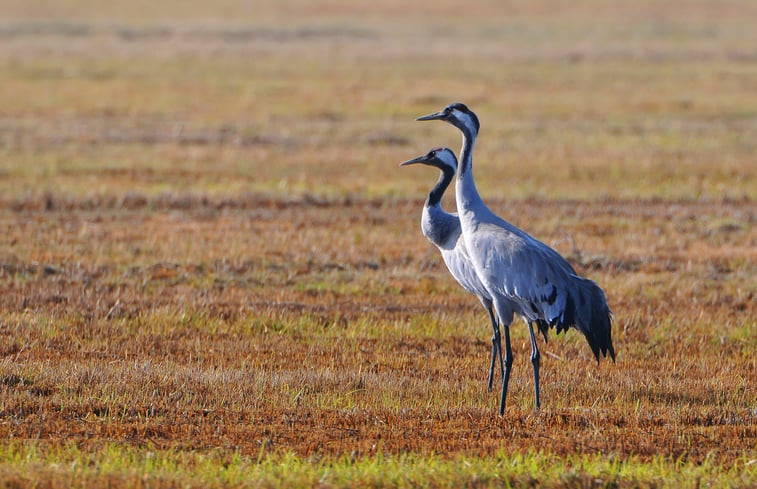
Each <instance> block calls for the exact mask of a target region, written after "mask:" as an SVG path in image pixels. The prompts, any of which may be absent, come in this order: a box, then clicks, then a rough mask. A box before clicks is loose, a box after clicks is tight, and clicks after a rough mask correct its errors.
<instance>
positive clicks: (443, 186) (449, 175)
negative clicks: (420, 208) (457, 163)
mask: <svg viewBox="0 0 757 489" xmlns="http://www.w3.org/2000/svg"><path fill="white" fill-rule="evenodd" d="M440 170H441V174H440V175H439V180H438V181H437V182H436V185H434V188H432V189H431V192H430V193H429V194H428V199H427V200H426V205H427V206H432V205H438V204H439V202H441V200H442V196H443V195H444V192H445V191H446V190H447V187H449V184H450V182H452V179H453V178H454V177H455V172H454V171H452V169H451V168H449V167H446V166H445V167H443V168H440Z"/></svg>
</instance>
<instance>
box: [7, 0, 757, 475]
mask: <svg viewBox="0 0 757 489" xmlns="http://www.w3.org/2000/svg"><path fill="white" fill-rule="evenodd" d="M255 3H256V5H257V4H258V2H255ZM684 4H686V5H684ZM98 5H99V4H98ZM129 5H130V6H127V5H126V4H124V5H121V6H115V7H113V8H114V9H115V10H113V11H108V12H106V11H104V10H102V9H101V8H100V9H98V8H95V7H93V4H91V2H87V1H84V0H80V1H77V2H73V3H72V4H71V5H69V6H64V5H63V4H60V5H59V4H57V3H56V4H55V5H50V6H49V7H50V9H46V10H44V11H43V10H41V9H40V11H39V12H36V11H34V10H33V7H31V6H29V5H27V3H25V2H9V3H8V5H7V7H8V9H9V10H8V12H10V13H12V14H13V16H11V17H8V18H7V20H5V21H3V23H1V24H0V66H1V68H0V84H2V86H3V90H0V107H1V109H0V161H1V162H2V163H1V164H0V434H1V435H2V436H3V437H4V438H5V439H6V440H16V439H24V440H38V442H34V443H38V444H39V446H41V447H47V448H45V449H49V450H53V449H54V448H55V447H62V446H66V444H69V443H74V444H76V445H77V446H79V447H80V448H81V449H82V450H84V451H85V452H87V453H90V452H91V453H96V452H97V451H98V450H99V449H100V448H101V447H103V446H106V445H108V444H110V443H114V442H115V443H122V444H124V445H126V446H133V447H137V448H144V449H145V450H157V449H178V450H188V449H193V450H200V451H202V450H210V449H223V450H228V451H234V450H238V451H239V452H241V453H242V454H244V455H250V456H252V457H255V456H257V455H258V454H260V453H262V452H274V453H284V452H288V451H292V452H294V453H296V454H298V455H301V456H311V455H315V456H318V457H320V456H323V455H334V456H342V455H345V454H353V455H354V456H357V455H361V456H366V457H369V456H372V455H374V454H376V453H378V452H382V453H391V454H400V453H407V452H412V453H416V454H420V455H427V454H431V453H436V454H442V456H444V457H455V456H457V455H460V454H465V455H471V456H479V455H480V456H489V455H493V454H494V453H496V452H497V451H500V450H504V451H505V452H507V453H515V452H517V453H533V452H535V451H543V452H547V453H550V454H555V455H557V456H560V457H564V456H567V455H568V454H571V453H578V454H596V453H602V454H608V455H615V456H618V457H619V458H620V459H621V460H623V459H629V460H630V459H633V460H637V461H638V460H651V459H652V458H653V457H655V456H660V455H661V456H663V457H666V458H668V459H669V460H674V459H681V460H684V461H688V462H691V463H693V464H697V463H700V462H703V461H706V460H709V461H711V460H716V461H717V462H718V463H722V464H724V466H728V467H733V466H737V465H738V464H741V463H745V462H749V461H751V462H752V463H753V462H754V459H755V457H757V453H755V449H754V447H755V445H756V444H757V411H756V409H757V389H755V385H757V365H756V364H755V362H756V360H755V355H754V352H755V351H757V342H756V340H755V338H757V323H756V322H755V317H757V306H756V304H757V300H755V291H756V290H757V279H756V278H755V277H757V268H756V266H755V263H757V227H756V226H755V223H756V222H757V182H756V179H755V177H756V176H757V175H756V172H757V167H756V166H755V165H754V154H755V149H757V148H756V147H755V138H754V133H755V129H757V97H755V94H754V91H753V87H754V86H755V82H756V80H757V65H755V62H754V61H755V59H754V53H753V52H752V51H751V49H752V46H754V45H755V44H754V43H755V42H757V34H755V31H754V29H753V25H752V24H753V22H749V20H748V19H749V18H750V16H751V18H754V14H755V12H754V5H753V4H752V3H750V2H729V3H727V5H725V6H722V5H721V6H718V8H717V9H715V8H714V7H713V6H711V5H709V4H706V3H688V2H666V3H665V5H662V4H659V2H643V3H636V4H634V8H633V9H630V7H628V8H627V7H622V6H619V5H613V6H607V5H604V4H602V5H598V4H596V3H595V2H579V3H578V4H577V5H576V7H575V9H571V11H570V12H559V13H554V12H555V10H554V5H552V4H551V3H550V2H537V3H533V2H528V3H524V4H513V5H511V6H510V7H508V8H507V9H504V10H503V9H502V8H501V7H500V6H499V3H497V2H491V3H487V4H486V5H485V6H483V7H481V9H480V10H470V11H466V13H465V16H463V17H462V18H460V17H459V16H458V11H457V8H458V6H459V2H458V3H453V2H445V3H444V4H438V5H436V6H435V7H434V8H433V9H431V10H429V8H427V7H428V6H426V7H423V8H420V7H419V8H418V9H411V10H409V11H406V10H404V9H406V8H407V5H406V2H405V3H400V2H390V3H376V2H372V3H371V4H370V5H360V6H352V5H345V4H343V3H341V2H329V3H328V4H320V3H319V7H318V12H317V13H315V14H314V12H313V10H312V9H313V7H312V6H311V4H309V3H306V2H300V3H298V2H287V3H286V4H282V3H281V2H272V3H271V4H270V5H263V6H259V10H256V11H255V13H254V16H253V15H252V13H251V12H250V11H249V7H246V6H245V5H246V4H245V5H243V4H242V3H241V2H225V3H224V5H225V6H220V7H218V10H216V9H215V7H214V10H213V11H212V12H209V11H208V9H207V7H203V6H192V7H191V8H177V7H176V5H174V4H171V3H170V2H168V3H166V2H164V3H162V4H161V5H160V6H158V7H156V10H153V11H151V13H150V14H149V15H148V14H145V12H146V10H144V9H142V8H141V7H140V6H139V4H138V3H135V4H131V3H130V4H129ZM214 5H215V4H214ZM366 9H367V10H366ZM399 11H402V15H401V16H399V17H401V18H398V12H399ZM219 12H221V13H219ZM682 12H683V13H684V14H685V15H679V14H681V13H682ZM114 19H116V20H114ZM229 19H233V21H230V20H229ZM395 20H396V22H395ZM459 20H463V21H464V22H458V21H459ZM454 100H463V101H465V102H466V103H468V104H469V105H470V106H471V107H472V108H473V109H474V110H476V111H477V113H478V114H479V116H480V117H481V120H482V124H483V131H482V134H481V140H480V144H479V147H478V148H477V153H476V176H477V178H478V181H479V183H480V188H481V190H482V193H483V194H484V196H485V198H486V200H487V202H488V203H489V204H490V205H491V207H492V208H493V209H495V210H496V211H497V212H498V213H500V214H501V215H502V216H504V217H506V218H507V219H508V220H510V221H511V222H513V223H515V224H517V225H519V226H521V227H522V228H524V229H526V230H528V231H529V232H530V233H532V234H533V235H535V236H537V237H539V238H540V239H542V240H543V241H545V242H547V243H549V244H551V245H553V246H554V247H555V248H556V249H558V250H559V251H560V252H561V253H563V254H564V255H565V256H567V257H569V259H570V260H571V261H572V262H573V263H574V265H576V267H577V268H578V269H579V271H580V272H581V273H582V274H585V275H588V276H590V277H591V278H593V279H595V280H596V281H597V282H599V283H600V284H601V285H602V286H603V287H604V289H605V290H606V292H607V295H608V299H609V302H610V304H611V307H612V309H613V311H614V313H615V330H614V332H613V335H614V338H615V342H616V350H617V351H618V362H617V364H615V365H613V364H611V363H608V362H603V363H602V365H600V366H599V367H597V366H596V365H595V363H594V362H593V360H592V357H591V353H590V350H589V349H588V348H587V346H586V345H585V344H584V343H583V340H582V339H581V338H580V337H579V336H578V335H577V334H576V333H575V332H571V333H569V334H568V335H567V336H561V337H558V338H556V337H552V338H551V339H550V342H549V343H548V344H547V345H545V346H544V347H543V350H542V351H543V353H545V354H544V355H543V357H542V358H543V368H542V372H543V374H542V378H543V382H542V385H543V387H542V395H543V404H544V408H543V409H542V410H541V411H540V412H534V410H533V409H532V404H533V386H532V383H531V368H530V364H529V362H528V361H527V357H528V353H529V346H528V339H527V335H526V333H525V328H524V327H523V325H522V324H521V323H516V324H515V325H514V326H513V335H514V349H515V370H514V374H513V375H514V378H513V380H512V383H511V385H512V388H511V394H510V398H509V399H510V404H509V406H508V409H507V412H506V414H505V416H503V417H498V416H496V415H495V411H496V405H497V399H496V397H497V396H496V395H494V394H488V393H487V392H486V391H485V376H486V367H487V355H488V348H489V346H488V341H489V340H488V338H489V330H488V327H487V325H486V320H485V315H484V314H483V312H482V311H481V310H480V308H479V306H478V305H477V304H476V301H475V299H473V298H472V297H470V296H468V295H466V294H465V293H464V292H463V291H462V290H461V289H459V287H457V285H456V284H454V282H453V281H452V279H451V278H450V277H448V275H447V273H446V270H444V267H443V265H442V264H441V261H440V259H439V257H438V256H437V252H436V250H435V249H434V248H433V247H431V246H430V245H429V244H428V243H426V242H425V240H424V239H423V237H422V236H421V234H420V230H419V229H418V221H419V216H420V207H421V205H422V201H423V198H424V197H425V192H426V191H427V190H428V188H429V186H430V185H431V184H432V183H433V179H434V178H435V175H434V174H433V172H431V171H430V170H429V171H422V170H405V169H402V170H400V169H398V168H396V164H397V163H398V162H400V161H403V160H405V159H407V158H409V157H412V156H415V155H416V154H420V153H422V152H425V151H426V150H427V149H428V148H429V147H431V146H438V145H442V144H444V145H450V146H453V147H455V148H456V147H457V144H459V141H458V136H457V134H455V131H454V130H453V129H452V128H448V127H444V126H442V125H433V124H416V123H414V122H413V118H414V117H415V116H417V115H420V114H423V113H427V112H429V111H432V110H437V109H438V108H440V107H441V106H443V105H444V104H445V103H447V102H451V101H454ZM448 206H449V207H452V200H451V199H448ZM566 460H567V459H566ZM45 470H47V469H45ZM43 472H44V471H43Z"/></svg>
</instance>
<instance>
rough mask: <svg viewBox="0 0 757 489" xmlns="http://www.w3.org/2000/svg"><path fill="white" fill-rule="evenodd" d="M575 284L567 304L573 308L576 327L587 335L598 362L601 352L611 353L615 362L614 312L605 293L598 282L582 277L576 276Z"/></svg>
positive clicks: (604, 353) (567, 307) (604, 354)
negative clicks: (613, 339)
mask: <svg viewBox="0 0 757 489" xmlns="http://www.w3.org/2000/svg"><path fill="white" fill-rule="evenodd" d="M573 285H574V287H573V288H572V290H571V292H570V294H569V296H568V302H567V303H566V304H565V306H566V309H569V308H572V309H573V311H572V313H573V318H572V319H573V320H574V324H575V325H576V328H577V329H578V330H579V331H581V333H583V334H584V336H585V337H586V340H587V341H588V342H589V346H590V347H591V351H592V352H594V356H595V357H596V359H597V362H599V354H600V352H601V353H602V355H603V356H607V354H608V353H609V354H610V358H612V361H613V362H614V361H615V348H613V346H612V331H611V329H612V324H611V323H612V312H611V311H610V308H609V307H608V306H607V298H606V297H605V293H604V292H603V291H602V289H601V288H599V286H598V285H597V284H595V283H594V282H592V281H591V280H589V279H585V278H582V277H578V276H574V277H573ZM566 312H568V311H566ZM568 314H569V313H568Z"/></svg>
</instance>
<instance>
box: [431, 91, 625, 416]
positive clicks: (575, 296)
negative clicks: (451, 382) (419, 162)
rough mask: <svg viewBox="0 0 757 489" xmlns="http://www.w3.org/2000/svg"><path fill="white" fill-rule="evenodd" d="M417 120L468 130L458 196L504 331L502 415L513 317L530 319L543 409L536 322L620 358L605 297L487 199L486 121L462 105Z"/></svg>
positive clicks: (472, 250)
mask: <svg viewBox="0 0 757 489" xmlns="http://www.w3.org/2000/svg"><path fill="white" fill-rule="evenodd" d="M418 120H444V121H446V122H449V123H450V124H452V125H454V126H455V127H457V128H458V129H460V131H461V132H462V135H463V147H462V150H461V152H460V161H459V167H458V171H457V181H456V185H455V198H456V202H457V209H458V214H459V218H460V225H461V231H462V236H463V240H464V241H465V247H466V249H467V251H468V254H469V257H470V260H471V262H472V264H473V266H474V269H475V272H476V274H477V275H478V278H479V280H480V281H481V283H482V284H483V285H484V287H485V288H486V290H487V292H488V293H489V295H490V297H491V299H492V303H493V305H494V309H495V311H496V314H497V317H498V319H499V323H500V324H501V325H502V326H503V329H504V334H505V357H504V375H503V379H502V395H501V400H500V413H504V409H505V399H506V395H507V386H508V382H509V377H510V367H511V365H512V361H513V359H512V350H511V347H510V333H509V327H510V324H511V323H512V320H513V315H514V314H518V315H519V316H521V317H523V318H524V319H525V320H526V322H527V323H528V326H529V333H530V339H531V349H532V350H531V362H532V364H533V368H534V389H535V395H536V406H537V407H538V406H539V405H540V399H539V364H540V354H539V350H538V347H537V345H536V339H535V337H534V331H533V324H534V323H536V325H537V328H538V329H539V331H540V332H541V333H542V334H543V335H544V337H545V339H546V338H547V330H548V329H549V328H550V327H554V328H555V329H556V330H557V332H558V333H559V332H562V331H565V330H567V329H568V328H569V327H575V328H576V329H578V330H579V331H581V333H583V335H584V336H585V337H586V340H587V341H588V343H589V347H590V348H591V350H592V352H593V353H594V356H595V357H596V359H597V361H599V358H600V353H601V354H602V355H605V356H606V355H608V354H609V355H610V357H611V358H612V359H613V361H614V360H615V349H614V347H613V345H612V337H611V312H610V309H609V307H608V306H607V300H606V298H605V294H604V292H603V291H602V289H601V288H599V286H597V284H595V283H594V282H592V281H591V280H588V279H586V278H583V277H580V276H579V275H577V274H576V272H575V270H574V269H573V267H572V266H571V265H570V264H569V263H568V262H567V261H566V260H565V259H564V258H563V257H562V256H560V254H559V253H557V252H556V251H555V250H553V249H552V248H550V247H549V246H547V245H546V244H544V243H542V242H541V241H539V240H537V239H536V238H533V237H532V236H530V235H528V234H527V233H525V232H524V231H522V230H520V229H518V228H517V227H515V226H513V225H512V224H510V223H508V222H507V221H505V220H503V219H502V218H500V217H499V216H497V215H496V214H494V213H493V212H492V211H491V210H490V209H489V208H488V207H487V206H486V205H485V204H484V202H483V200H482V199H481V197H480V195H479V194H478V190H477V189H476V185H475V181H474V179H473V173H472V165H473V157H472V154H473V145H474V143H475V140H476V137H477V136H478V130H479V127H480V124H479V121H478V117H477V116H476V115H475V114H474V113H473V112H472V111H471V110H470V109H468V108H467V107H466V106H465V105H463V104H460V103H456V104H452V105H449V106H447V107H445V108H444V109H443V110H441V111H439V112H437V113H434V114H430V115H427V116H423V117H419V118H418ZM495 334H496V332H495Z"/></svg>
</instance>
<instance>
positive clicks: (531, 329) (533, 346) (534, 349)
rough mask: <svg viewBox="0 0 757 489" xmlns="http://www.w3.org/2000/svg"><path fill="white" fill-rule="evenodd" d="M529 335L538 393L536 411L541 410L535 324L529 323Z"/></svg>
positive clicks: (535, 384) (535, 389)
mask: <svg viewBox="0 0 757 489" xmlns="http://www.w3.org/2000/svg"><path fill="white" fill-rule="evenodd" d="M528 334H529V335H530V336H531V364H532V365H533V366H534V391H535V392H536V409H539V406H541V402H540V401H539V357H540V356H541V355H540V354H539V348H538V347H537V346H536V337H535V336H534V323H533V322H531V321H529V322H528Z"/></svg>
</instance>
